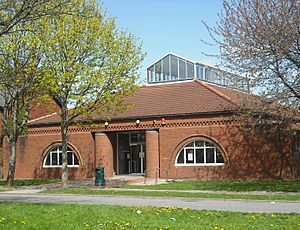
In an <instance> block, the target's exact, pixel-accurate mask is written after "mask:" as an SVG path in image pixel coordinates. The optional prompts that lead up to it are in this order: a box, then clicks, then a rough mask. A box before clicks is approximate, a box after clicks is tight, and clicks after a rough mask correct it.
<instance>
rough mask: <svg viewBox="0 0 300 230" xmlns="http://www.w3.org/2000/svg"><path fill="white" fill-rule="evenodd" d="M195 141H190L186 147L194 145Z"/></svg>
mask: <svg viewBox="0 0 300 230" xmlns="http://www.w3.org/2000/svg"><path fill="white" fill-rule="evenodd" d="M194 143H195V142H191V143H188V144H187V145H186V146H184V147H194Z"/></svg>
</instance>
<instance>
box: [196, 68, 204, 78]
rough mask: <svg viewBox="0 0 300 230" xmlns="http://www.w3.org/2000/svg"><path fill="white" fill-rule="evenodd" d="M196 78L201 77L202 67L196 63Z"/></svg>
mask: <svg viewBox="0 0 300 230" xmlns="http://www.w3.org/2000/svg"><path fill="white" fill-rule="evenodd" d="M197 78H198V79H203V67H202V66H200V65H197Z"/></svg>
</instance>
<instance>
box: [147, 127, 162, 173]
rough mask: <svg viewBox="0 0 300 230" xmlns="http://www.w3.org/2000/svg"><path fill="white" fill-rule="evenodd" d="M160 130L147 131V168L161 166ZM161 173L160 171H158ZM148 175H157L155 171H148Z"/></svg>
mask: <svg viewBox="0 0 300 230" xmlns="http://www.w3.org/2000/svg"><path fill="white" fill-rule="evenodd" d="M158 135H159V134H158V131H156V130H147V131H146V169H147V170H150V169H157V168H159V146H158V145H159V144H158ZM157 173H158V174H157V175H159V172H157ZM147 177H155V172H154V171H148V172H147Z"/></svg>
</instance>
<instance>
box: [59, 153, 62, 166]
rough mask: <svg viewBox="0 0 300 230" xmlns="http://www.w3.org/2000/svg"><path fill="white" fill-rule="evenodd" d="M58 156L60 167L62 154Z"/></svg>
mask: <svg viewBox="0 0 300 230" xmlns="http://www.w3.org/2000/svg"><path fill="white" fill-rule="evenodd" d="M58 156H59V165H62V153H61V152H60V153H59V154H58Z"/></svg>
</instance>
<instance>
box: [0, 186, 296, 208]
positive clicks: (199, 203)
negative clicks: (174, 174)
mask: <svg viewBox="0 0 300 230" xmlns="http://www.w3.org/2000/svg"><path fill="white" fill-rule="evenodd" d="M23 191H24V190H23ZM0 201H13V202H29V203H80V204H98V205H124V206H156V207H161V206H176V207H183V208H191V209H196V210H222V211H239V212H265V213H275V212H278V213H291V212H294V213H300V202H293V201H291V202H289V201H253V200H227V199H226V200H225V199H206V198H205V199H203V198H173V197H172V198H171V197H136V196H107V195H105V196H103V195H101V196H100V195H69V194H34V193H12V192H1V193H0Z"/></svg>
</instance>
